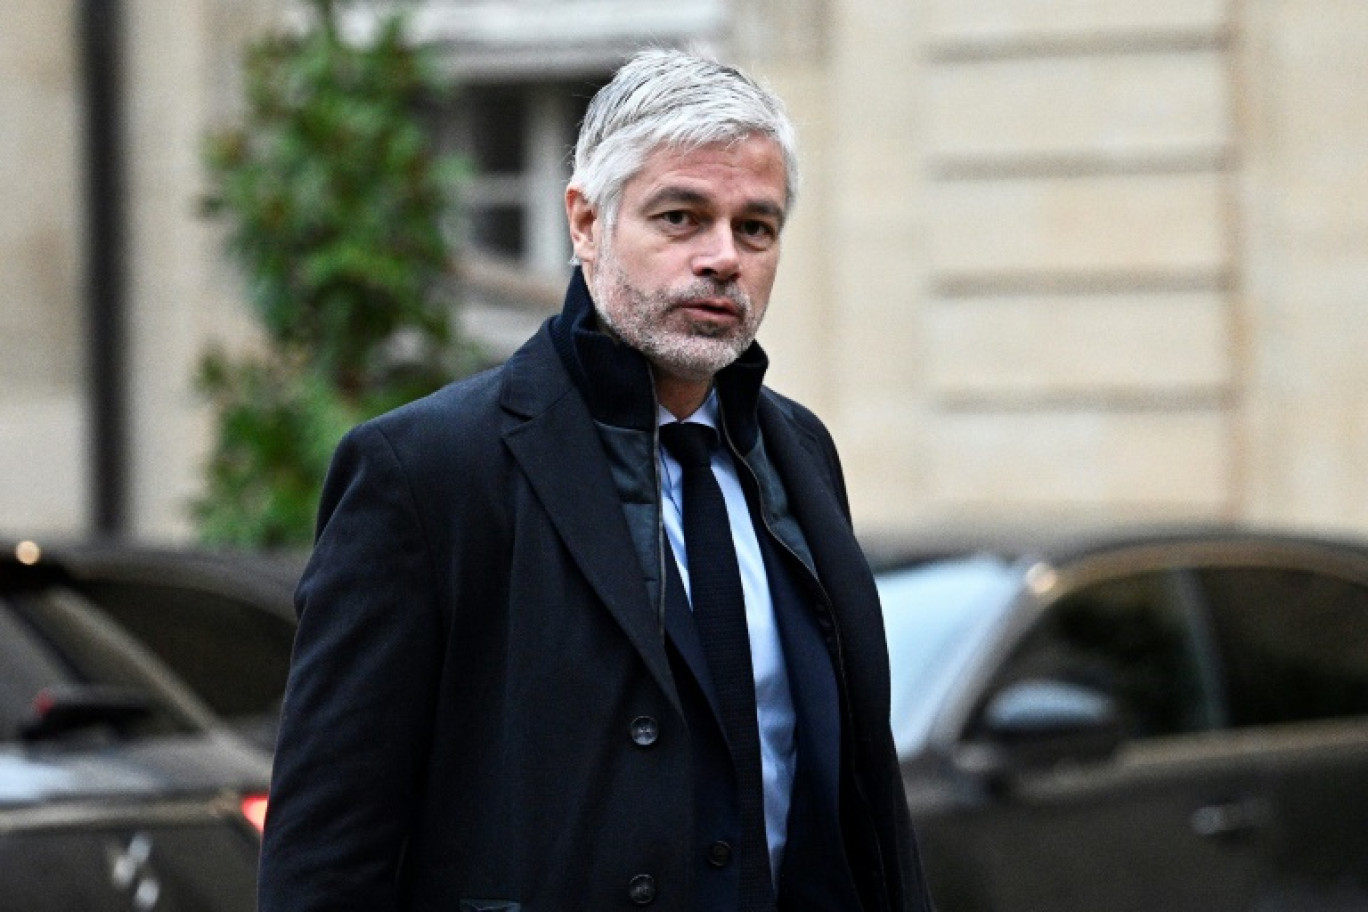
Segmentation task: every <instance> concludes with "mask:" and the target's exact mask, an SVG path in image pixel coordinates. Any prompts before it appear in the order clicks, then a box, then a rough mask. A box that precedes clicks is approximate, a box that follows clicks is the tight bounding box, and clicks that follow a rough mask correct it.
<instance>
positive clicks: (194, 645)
mask: <svg viewBox="0 0 1368 912" xmlns="http://www.w3.org/2000/svg"><path fill="white" fill-rule="evenodd" d="M82 592H83V593H84V594H85V595H86V596H87V597H89V598H90V599H91V600H92V601H93V602H95V603H96V604H98V605H99V606H100V608H101V609H102V610H103V611H104V612H105V613H106V614H107V615H108V616H109V617H111V618H113V619H114V620H115V621H116V622H117V623H118V624H119V625H121V626H122V627H123V628H124V629H125V630H127V631H128V632H129V633H131V634H133V635H134V636H135V637H137V638H138V639H139V640H140V641H142V643H144V644H145V645H146V646H147V648H148V649H150V650H151V651H152V652H154V653H156V655H157V657H158V658H159V659H161V661H162V662H164V663H165V664H166V665H167V666H169V667H170V668H171V669H172V670H173V671H174V672H175V673H176V674H177V675H178V676H179V677H180V679H181V680H183V681H184V682H185V683H186V684H188V685H189V686H190V688H191V689H192V690H194V691H195V693H196V694H198V695H199V697H200V699H202V700H204V702H205V703H207V704H208V705H209V706H210V708H211V709H213V710H214V712H215V713H217V714H218V715H220V716H221V717H223V718H225V719H241V718H243V717H249V716H255V715H260V714H264V713H269V712H272V711H274V710H275V709H276V707H277V704H278V703H279V701H280V699H281V696H282V695H283V694H284V693H285V678H286V676H287V675H288V673H289V667H290V650H291V648H292V644H293V641H294V624H293V623H292V622H291V621H290V620H288V619H287V618H284V617H281V616H280V615H278V614H276V613H274V612H273V611H271V610H268V609H266V608H264V607H262V606H258V605H255V604H253V603H251V602H249V601H247V600H245V599H241V598H237V597H235V596H232V595H228V594H224V593H219V592H214V591H210V590H207V589H203V588H199V587H196V586H193V585H189V584H173V583H152V582H143V581H124V580H98V581H87V582H84V583H83V584H82Z"/></svg>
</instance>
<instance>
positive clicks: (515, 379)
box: [501, 328, 678, 703]
mask: <svg viewBox="0 0 1368 912" xmlns="http://www.w3.org/2000/svg"><path fill="white" fill-rule="evenodd" d="M501 401H502V403H503V405H504V407H505V408H506V409H507V410H508V411H510V412H512V413H513V414H514V415H517V416H519V417H520V418H522V419H523V420H522V421H519V422H517V423H515V424H513V425H512V427H510V429H509V430H507V431H506V432H505V434H504V441H505V443H506V444H507V446H508V448H509V451H510V452H511V453H512V454H513V458H514V459H515V460H517V463H518V466H519V468H521V469H522V471H523V473H524V475H526V477H527V479H528V482H529V483H530V484H531V486H532V490H533V491H534V492H535V493H536V496H537V498H538V500H540V501H541V504H542V506H543V507H544V508H545V509H546V512H547V515H548V516H549V517H550V518H551V522H552V524H553V525H554V526H555V528H556V531H557V533H558V534H559V535H560V538H561V540H562V541H563V542H564V543H565V547H566V549H567V550H568V551H569V553H570V555H571V557H572V558H573V559H574V561H575V563H576V564H577V565H578V567H579V568H580V570H581V572H583V574H584V576H585V578H586V579H587V580H588V581H589V584H590V586H592V587H593V588H594V591H595V592H596V593H597V594H598V596H599V598H600V599H602V600H603V603H604V605H605V606H606V607H607V608H608V611H609V612H610V613H611V614H612V615H613V617H614V618H615V619H616V621H617V623H618V624H619V626H621V627H622V629H623V632H624V633H625V634H626V635H627V638H628V640H630V641H631V643H632V645H633V646H634V647H635V648H636V650H637V652H638V653H640V655H641V657H642V659H643V660H644V661H645V663H646V665H647V667H648V668H649V669H650V671H651V674H652V675H653V676H654V677H655V678H656V680H657V681H658V682H659V684H660V685H661V687H662V689H663V690H664V691H665V692H666V693H667V694H669V695H670V699H671V700H672V701H674V702H676V703H677V702H678V697H677V695H676V693H675V689H674V683H673V680H672V678H671V675H670V669H669V660H668V659H667V657H666V653H665V646H664V641H663V632H662V630H661V618H660V617H659V616H658V613H657V610H656V607H655V606H654V605H652V604H651V602H650V598H649V596H648V594H647V589H646V586H645V583H644V581H643V580H642V576H641V572H640V570H639V568H638V567H637V557H636V552H635V551H634V549H633V547H632V541H631V537H630V533H629V532H628V530H627V520H626V518H625V517H624V516H623V513H622V509H621V507H620V506H619V503H618V495H617V491H616V489H615V488H614V486H613V481H612V478H611V476H610V474H609V470H608V466H607V460H606V459H605V458H604V454H603V444H602V442H601V441H600V440H599V437H598V431H597V429H596V427H595V425H594V421H593V418H592V416H591V415H590V414H589V410H588V408H587V407H586V406H585V404H584V401H583V400H582V399H581V398H580V396H579V394H578V393H577V392H576V391H575V389H574V386H573V384H572V383H571V382H570V378H569V377H568V376H567V375H566V373H565V370H564V368H563V367H562V366H561V364H560V360H559V357H558V356H557V355H556V353H555V350H554V348H553V347H552V345H551V342H550V339H549V337H548V335H547V332H546V329H545V328H543V330H542V331H541V332H540V333H538V334H537V335H536V336H535V337H533V339H532V340H531V341H530V342H529V343H528V344H527V345H526V346H524V347H523V348H522V349H521V350H520V351H519V352H518V353H517V354H516V355H514V357H513V358H512V359H510V360H509V362H508V364H507V365H506V371H505V385H504V391H503V397H502V400H501Z"/></svg>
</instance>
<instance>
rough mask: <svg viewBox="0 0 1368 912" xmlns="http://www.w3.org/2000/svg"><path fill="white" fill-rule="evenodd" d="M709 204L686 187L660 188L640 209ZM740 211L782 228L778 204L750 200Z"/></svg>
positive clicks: (705, 196)
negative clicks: (773, 221) (764, 219)
mask: <svg viewBox="0 0 1368 912" xmlns="http://www.w3.org/2000/svg"><path fill="white" fill-rule="evenodd" d="M711 202H712V199H711V197H709V196H708V195H707V194H705V193H700V192H699V191H697V190H690V189H688V188H686V187H662V188H660V189H659V190H657V191H656V192H655V193H652V194H651V195H650V196H648V197H646V199H644V200H642V202H641V208H642V209H643V210H649V209H655V208H656V207H658V206H661V205H666V204H675V203H677V204H679V205H684V206H707V205H709V204H710V203H711ZM742 211H743V212H744V213H746V214H749V215H760V216H768V217H770V218H772V219H774V220H775V221H777V222H778V223H779V226H780V227H783V224H784V207H783V206H780V205H779V204H778V203H774V202H771V201H770V200H765V199H757V200H750V201H749V202H747V203H746V205H745V206H744V207H743V209H742Z"/></svg>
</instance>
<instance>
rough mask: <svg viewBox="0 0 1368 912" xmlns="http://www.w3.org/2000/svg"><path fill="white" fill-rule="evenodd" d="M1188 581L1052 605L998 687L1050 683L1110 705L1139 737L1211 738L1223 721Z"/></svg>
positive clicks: (1122, 584)
mask: <svg viewBox="0 0 1368 912" xmlns="http://www.w3.org/2000/svg"><path fill="white" fill-rule="evenodd" d="M1207 662H1208V652H1207V650H1206V648H1205V644H1204V637H1203V634H1202V628H1201V625H1200V623H1198V622H1197V619H1196V616H1195V607H1194V605H1193V604H1192V601H1191V600H1190V599H1189V598H1187V597H1186V596H1185V590H1184V586H1183V578H1182V577H1181V575H1177V574H1172V573H1162V572H1155V573H1144V574H1137V575H1132V576H1126V577H1121V578H1116V579H1109V580H1105V581H1102V582H1097V583H1093V584H1090V585H1085V586H1083V587H1082V588H1079V589H1077V590H1074V591H1072V592H1069V593H1067V594H1065V595H1064V596H1062V597H1060V598H1059V599H1058V600H1057V601H1055V602H1054V603H1052V604H1050V605H1049V606H1048V607H1047V608H1046V609H1045V610H1044V612H1043V614H1042V615H1041V617H1040V619H1039V620H1038V621H1037V623H1036V624H1035V625H1034V626H1033V627H1032V629H1031V630H1030V631H1029V632H1028V633H1027V634H1026V635H1025V637H1024V638H1023V639H1022V640H1021V642H1020V643H1019V645H1018V646H1017V648H1016V649H1015V650H1014V651H1013V653H1012V654H1011V657H1010V658H1009V659H1008V660H1007V662H1006V663H1005V665H1004V666H1003V669H1002V671H1001V672H1000V675H999V677H998V679H997V681H996V683H995V685H994V686H993V687H992V688H991V692H996V691H998V690H1000V689H1001V688H1002V687H1004V686H1006V685H1008V684H1011V683H1013V682H1016V681H1023V680H1045V681H1058V682H1063V683H1067V684H1072V685H1077V686H1081V687H1086V688H1089V689H1091V690H1094V691H1096V692H1098V693H1101V694H1104V695H1106V696H1107V697H1109V698H1110V699H1111V700H1112V701H1113V702H1114V703H1115V705H1116V708H1117V710H1118V711H1119V713H1120V716H1121V721H1122V724H1123V726H1124V728H1125V731H1126V734H1127V736H1129V737H1132V738H1145V737H1154V736H1159V735H1173V734H1181V733H1185V732H1195V731H1203V730H1206V729H1209V728H1211V727H1213V726H1214V725H1216V724H1217V723H1218V721H1219V719H1220V716H1221V707H1220V706H1219V704H1218V702H1217V699H1216V696H1217V695H1216V693H1215V692H1214V689H1213V687H1212V684H1211V682H1212V676H1211V675H1210V674H1209V670H1208V668H1207Z"/></svg>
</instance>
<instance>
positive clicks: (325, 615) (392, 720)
mask: <svg viewBox="0 0 1368 912" xmlns="http://www.w3.org/2000/svg"><path fill="white" fill-rule="evenodd" d="M434 577H435V574H434V566H433V557H432V549H431V547H430V543H429V540H428V536H427V534H425V530H424V529H423V527H422V521H421V518H420V512H419V510H418V509H417V505H416V503H415V498H414V492H413V491H412V489H411V487H410V480H409V478H408V477H407V476H406V474H405V472H404V468H403V466H402V464H401V463H400V460H399V458H398V457H397V455H396V452H395V449H394V448H393V446H391V444H390V442H389V440H388V439H387V438H386V437H385V436H384V434H383V433H382V431H381V430H379V429H378V428H377V427H376V426H374V425H363V426H362V427H360V428H357V429H356V430H354V431H353V432H351V433H350V434H349V435H347V437H345V438H344V439H343V441H342V443H341V444H339V446H338V449H337V452H336V454H335V456H334V458H333V464H332V467H331V469H330V470H329V473H328V479H327V481H326V483H325V485H324V491H323V499H322V506H321V508H320V511H319V526H318V536H317V541H316V545H315V549H314V553H313V556H312V558H311V560H310V562H309V565H308V567H307V568H306V570H305V572H304V576H303V579H302V580H301V582H300V585H299V589H298V592H297V593H296V609H297V611H298V613H299V630H298V633H297V635H296V640H295V651H294V657H293V661H292V662H291V668H290V677H289V684H288V686H287V689H286V696H285V703H284V709H283V713H282V719H281V727H280V738H279V742H278V744H277V748H276V759H275V767H274V772H273V776H272V784H271V796H270V802H269V805H268V808H269V810H268V815H267V822H266V832H265V837H264V844H263V848H262V857H261V873H260V879H259V884H260V886H259V901H260V905H259V908H260V910H261V912H285V910H289V912H310V910H323V909H327V910H329V912H340V910H352V909H355V910H366V912H388V910H392V909H394V908H395V906H396V899H395V896H394V892H395V875H396V870H397V866H398V863H399V859H400V856H401V854H402V852H403V849H404V844H405V838H406V835H407V832H408V828H409V824H410V821H411V820H412V818H413V814H414V807H415V800H416V795H417V794H418V790H419V788H420V783H421V781H422V774H423V769H424V767H425V758H426V755H427V753H428V749H429V744H428V742H429V740H430V738H431V721H432V716H433V707H434V705H435V700H436V696H435V694H436V689H437V682H438V679H439V674H440V663H441V656H442V651H441V650H442V645H441V644H442V641H443V635H442V630H441V628H442V625H441V623H440V622H439V611H438V608H437V605H436V599H437V595H436V593H437V587H436V585H435V580H434Z"/></svg>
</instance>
